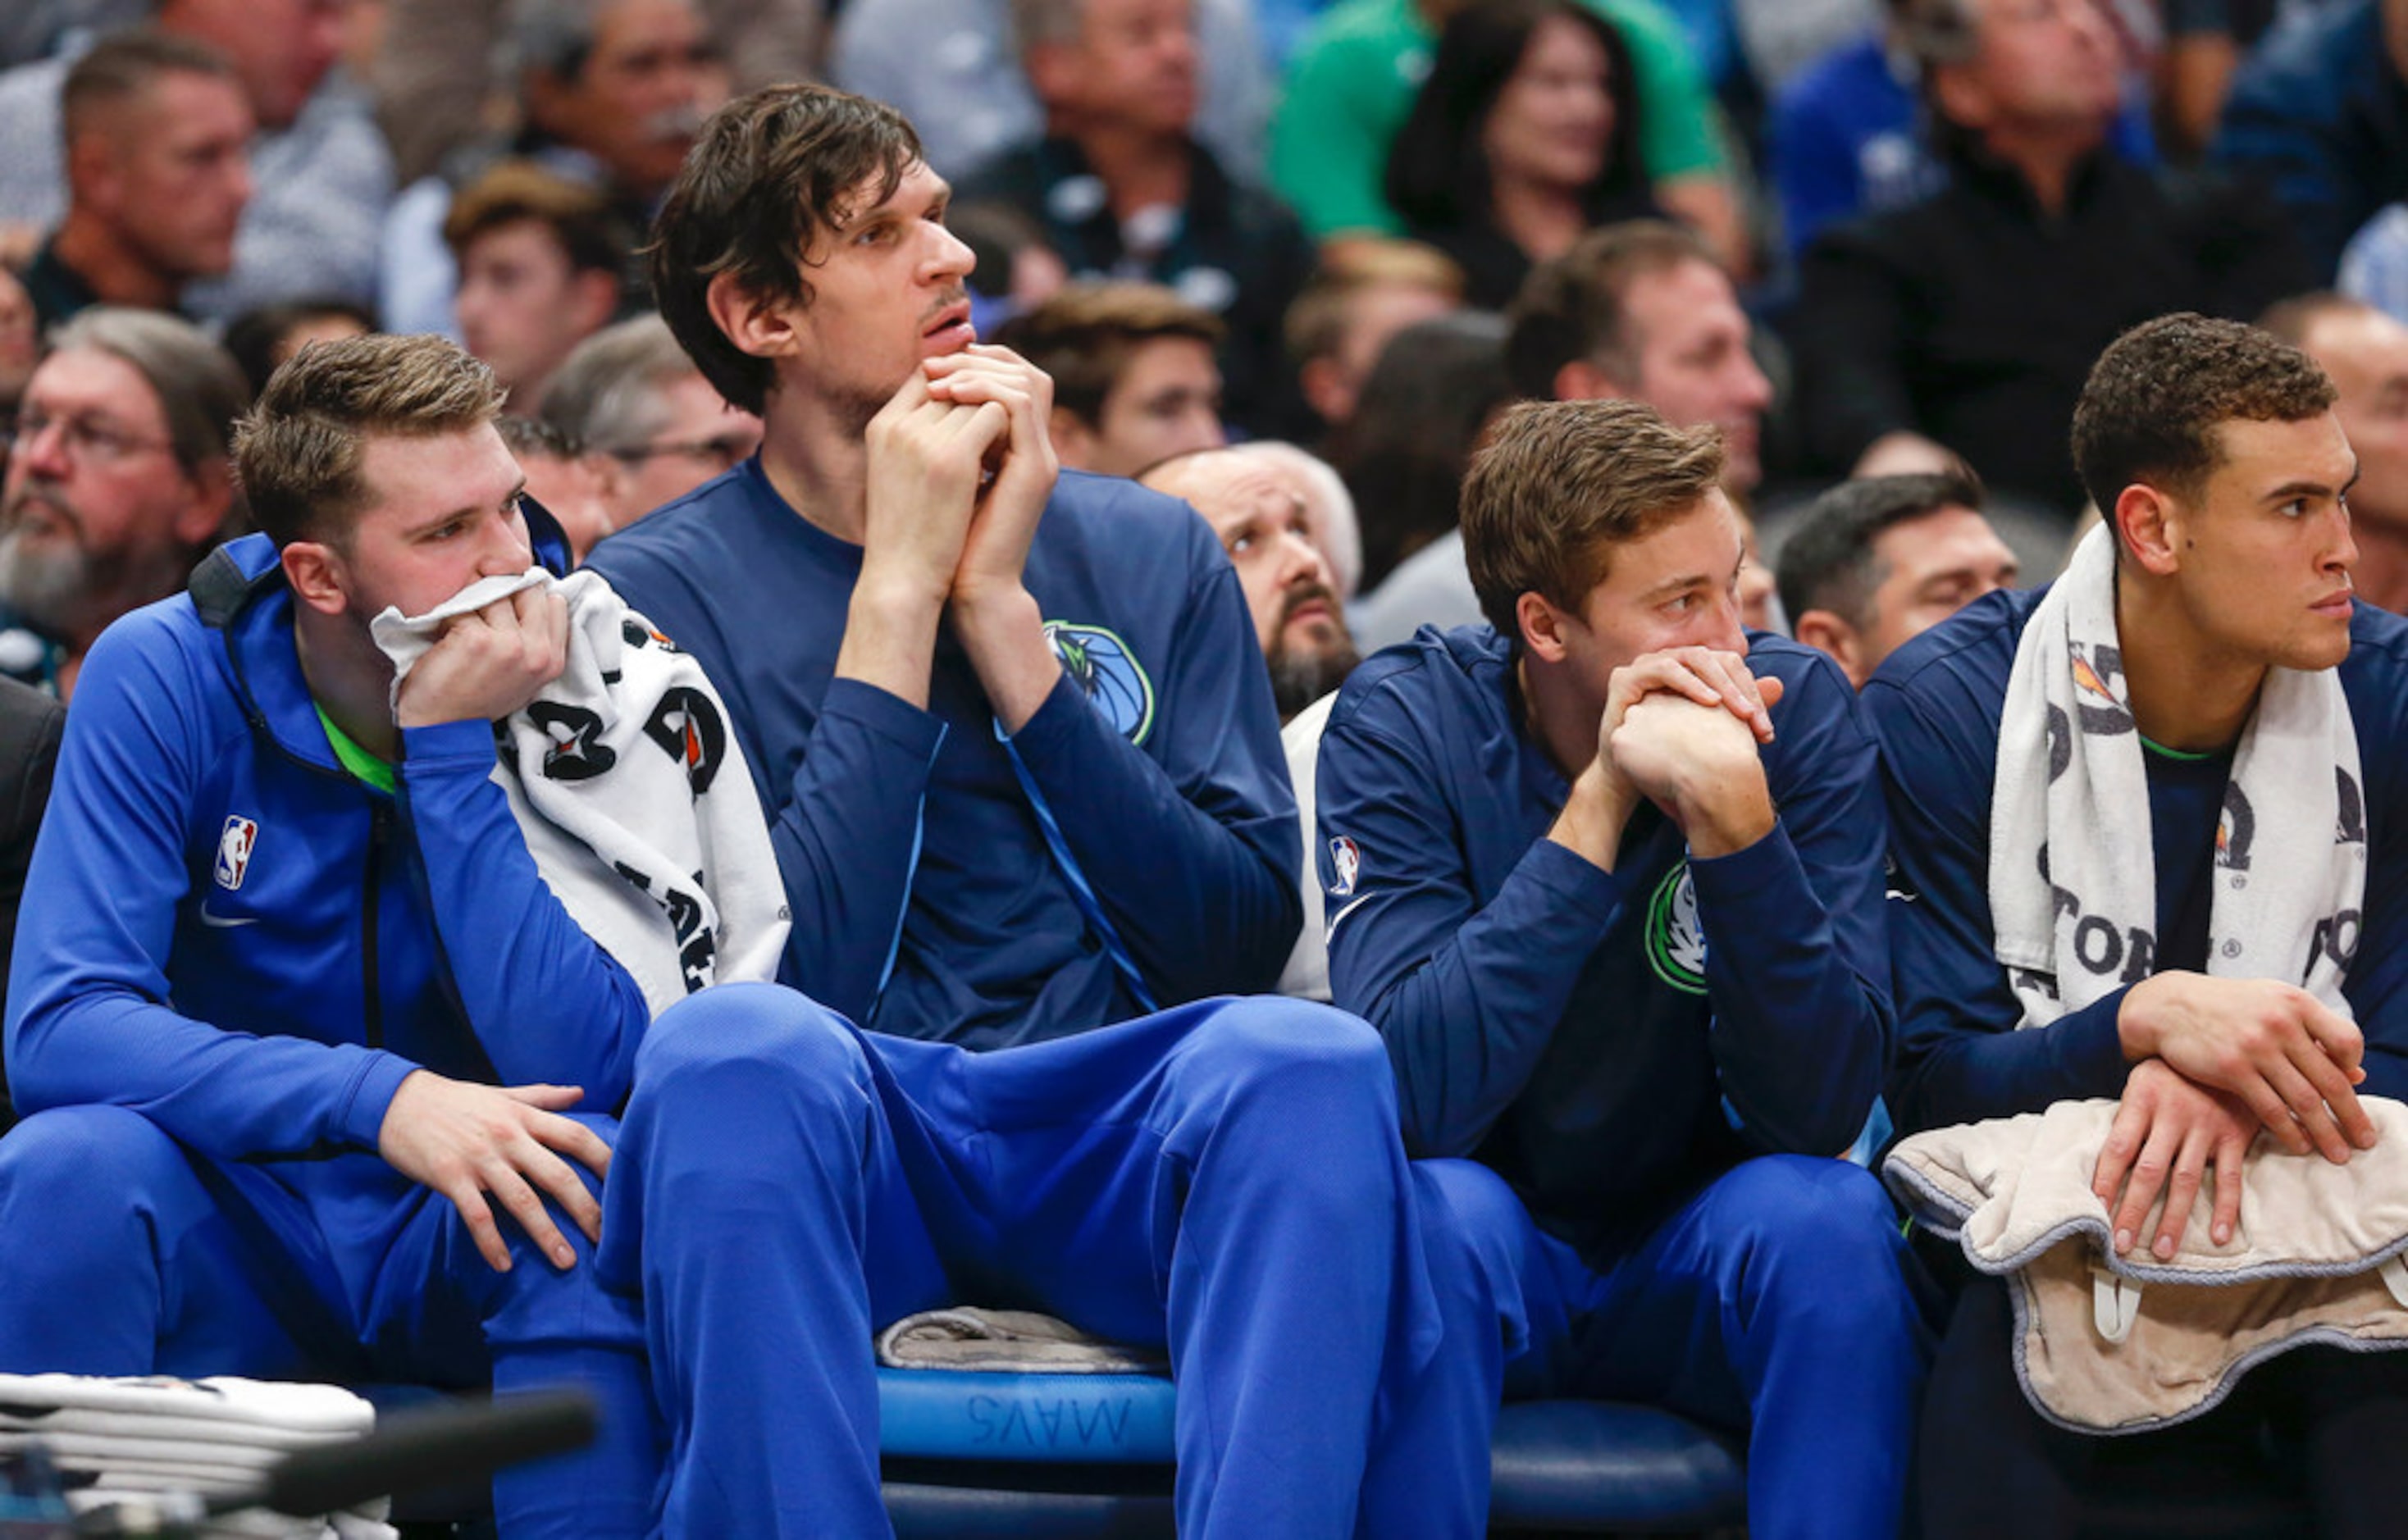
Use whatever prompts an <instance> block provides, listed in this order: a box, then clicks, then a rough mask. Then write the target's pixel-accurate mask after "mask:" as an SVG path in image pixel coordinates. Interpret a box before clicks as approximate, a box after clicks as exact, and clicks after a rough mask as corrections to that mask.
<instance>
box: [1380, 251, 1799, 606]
mask: <svg viewBox="0 0 2408 1540" xmlns="http://www.w3.org/2000/svg"><path fill="white" fill-rule="evenodd" d="M1510 326H1511V331H1510V332H1509V334H1508V335H1507V338H1506V344H1505V363H1506V367H1507V370H1508V372H1509V375H1510V378H1511V379H1512V389H1513V390H1515V391H1517V392H1520V393H1521V394H1522V395H1525V396H1529V397H1534V398H1537V399H1541V400H1547V399H1553V400H1557V401H1581V400H1590V399H1595V398H1598V397H1622V398H1626V399H1628V400H1633V401H1643V402H1645V403H1647V404H1648V405H1649V406H1653V407H1655V408H1656V411H1657V412H1658V413H1660V414H1661V415H1662V416H1663V418H1664V419H1665V421H1669V422H1670V423H1671V424H1672V425H1673V426H1674V427H1676V428H1692V427H1697V426H1699V425H1700V424H1704V423H1711V424H1713V426H1715V427H1718V428H1720V429H1721V430H1722V434H1723V461H1722V464H1723V470H1722V476H1723V487H1724V490H1725V491H1726V492H1728V493H1730V495H1731V498H1732V500H1733V503H1734V505H1735V506H1742V507H1743V506H1744V504H1745V500H1746V497H1747V494H1748V493H1750V492H1753V491H1755V490H1756V483H1757V482H1758V481H1759V480H1761V479H1762V478H1763V468H1762V464H1761V462H1760V460H1759V458H1758V446H1759V444H1760V442H1761V438H1762V420H1763V416H1764V409H1765V407H1766V406H1769V405H1770V403H1771V400H1772V386H1771V384H1770V382H1769V381H1768V380H1766V378H1765V377H1764V371H1763V370H1762V369H1760V368H1758V367H1757V366H1756V357H1755V355H1754V353H1752V352H1751V351H1750V350H1749V341H1750V335H1749V326H1748V320H1747V312H1745V311H1744V310H1742V309H1741V308H1740V306H1739V297H1738V295H1737V294H1736V293H1734V292H1732V289H1731V284H1730V279H1729V278H1726V277H1725V276H1724V274H1723V270H1722V268H1721V266H1720V265H1719V264H1716V263H1715V261H1714V257H1713V250H1712V249H1710V248H1709V247H1708V246H1707V245H1706V243H1705V241H1704V239H1703V238H1702V237H1700V236H1699V235H1698V234H1697V233H1696V232H1695V231H1693V230H1689V229H1687V228H1685V227H1684V226H1681V225H1677V224H1672V223H1670V222H1668V221H1663V220H1628V221H1624V222H1622V223H1620V224H1613V225H1608V226H1606V227H1605V228H1604V229H1602V230H1592V231H1590V232H1589V233H1588V234H1587V235H1583V236H1582V237H1581V238H1580V239H1579V241H1578V242H1576V243H1575V244H1574V245H1573V246H1572V248H1571V250H1568V251H1566V252H1564V253H1563V254H1562V255H1561V256H1559V257H1557V258H1555V260H1554V261H1552V262H1548V263H1543V264H1541V265H1540V266H1538V267H1537V268H1535V269H1533V270H1532V272H1531V274H1530V277H1529V279H1528V281H1527V282H1526V283H1525V284H1523V286H1522V292H1521V294H1520V295H1519V296H1518V297H1517V298H1516V299H1515V300H1514V302H1513V308H1512V311H1511V312H1510ZM1355 496H1356V499H1357V501H1358V502H1361V503H1363V504H1364V506H1365V508H1366V513H1365V517H1366V519H1367V520H1370V519H1372V518H1375V517H1376V515H1374V514H1373V513H1371V512H1370V511H1369V510H1370V505H1369V500H1368V499H1367V498H1366V497H1365V495H1364V492H1363V489H1362V488H1360V487H1359V486H1358V487H1357V488H1356V490H1355ZM1746 538H1747V541H1748V561H1747V565H1748V567H1749V569H1751V570H1750V571H1749V572H1748V573H1747V574H1746V575H1745V576H1746V585H1745V586H1746V596H1747V598H1748V599H1749V600H1750V601H1751V603H1750V606H1749V607H1748V609H1747V611H1746V613H1745V616H1744V618H1745V620H1746V621H1747V623H1748V624H1750V625H1754V626H1757V627H1758V628H1762V627H1765V626H1767V625H1769V624H1770V621H1771V618H1772V617H1771V609H1770V603H1771V596H1772V583H1771V580H1770V576H1769V575H1768V574H1766V573H1764V572H1763V571H1762V567H1761V563H1757V562H1756V561H1755V559H1754V555H1753V551H1754V541H1755V532H1754V529H1753V527H1752V526H1750V527H1749V528H1748V529H1747V532H1746ZM1365 541H1366V546H1367V549H1368V547H1369V543H1370V537H1369V534H1368V532H1367V534H1366V536H1365ZM1357 608H1358V612H1357V615H1356V617H1355V630H1356V633H1357V635H1360V636H1361V638H1362V640H1363V643H1364V645H1365V646H1366V647H1370V648H1377V647H1384V646H1386V645H1388V644H1389V643H1390V642H1396V641H1402V640H1404V639H1405V638H1406V637H1408V636H1410V635H1412V632H1413V628H1414V627H1416V626H1418V625H1425V624H1429V625H1445V626H1452V625H1469V624H1470V623H1472V622H1473V621H1474V620H1478V619H1479V617H1480V605H1479V600H1478V598H1477V596H1475V595H1474V593H1473V592H1472V589H1471V577H1470V574H1469V572H1468V571H1466V570H1465V568H1464V564H1463V545H1462V540H1461V538H1460V536H1459V535H1455V534H1454V533H1452V532H1450V533H1448V534H1446V535H1442V536H1441V537H1440V538H1438V539H1437V540H1436V541H1435V542H1434V543H1433V544H1431V546H1430V547H1429V549H1426V550H1424V551H1422V552H1420V553H1419V554H1418V555H1416V556H1414V557H1413V558H1412V561H1411V562H1410V563H1407V566H1406V567H1405V568H1401V569H1399V571H1398V574H1397V577H1396V578H1394V579H1392V580H1391V581H1390V582H1389V583H1388V584H1386V585H1384V586H1383V588H1382V590H1381V592H1378V593H1375V594H1373V595H1372V596H1371V597H1370V598H1369V599H1368V600H1366V601H1365V602H1364V604H1363V605H1361V606H1357Z"/></svg>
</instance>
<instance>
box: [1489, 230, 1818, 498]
mask: <svg viewBox="0 0 2408 1540" xmlns="http://www.w3.org/2000/svg"><path fill="white" fill-rule="evenodd" d="M1512 322H1513V333H1512V339H1511V341H1510V342H1508V344H1507V358H1508V361H1509V363H1510V364H1511V365H1512V371H1513V383H1514V385H1515V386H1516V387H1517V388H1518V389H1520V391H1521V392H1522V393H1523V394H1525V395H1528V396H1534V397H1537V398H1540V399H1541V400H1544V399H1548V398H1553V399H1555V400H1557V401H1583V400H1590V399H1595V398H1598V397H1604V396H1621V397H1627V398H1628V399H1630V400H1633V401H1644V402H1645V403H1647V404H1648V405H1649V406H1653V407H1655V408H1656V411H1657V412H1659V413H1661V414H1662V415H1663V417H1664V420H1665V421H1668V422H1670V423H1671V424H1672V426H1674V427H1676V428H1694V427H1696V426H1698V425H1699V424H1700V423H1712V424H1713V425H1714V426H1715V427H1718V428H1720V429H1721V430H1722V431H1723V488H1724V490H1725V491H1727V492H1729V493H1731V494H1732V496H1733V497H1734V498H1735V499H1737V500H1739V502H1740V503H1741V505H1742V506H1744V504H1745V501H1746V498H1747V495H1748V494H1749V493H1750V492H1754V491H1755V490H1756V485H1757V483H1758V482H1760V481H1761V480H1763V478H1764V467H1763V462H1762V459H1761V452H1760V451H1761V445H1762V439H1763V420H1764V412H1765V408H1766V407H1767V406H1770V405H1771V403H1772V385H1771V383H1770V381H1769V380H1767V379H1766V378H1765V376H1764V371H1763V370H1762V369H1761V368H1759V367H1757V366H1756V355H1755V353H1754V352H1753V351H1752V350H1751V343H1752V341H1753V336H1752V331H1751V328H1750V326H1749V324H1748V319H1747V312H1746V311H1744V310H1742V309H1741V308H1740V304H1739V296H1738V294H1737V293H1736V292H1733V290H1732V288H1731V282H1730V279H1729V278H1727V277H1726V276H1725V275H1724V273H1723V270H1722V268H1721V267H1720V266H1719V265H1717V264H1715V262H1714V257H1713V251H1712V250H1710V249H1708V247H1707V246H1706V244H1705V242H1704V241H1702V240H1701V239H1699V237H1698V236H1697V235H1695V234H1694V233H1692V232H1690V231H1688V230H1685V229H1683V228H1682V227H1681V226H1679V225H1675V224H1668V223H1666V222H1665V221H1661V220H1634V221H1629V222H1627V223H1624V224H1618V225H1611V226H1608V227H1607V228H1605V229H1603V230H1596V231H1592V232H1590V233H1589V234H1588V235H1584V236H1583V237H1582V238H1581V240H1580V243H1579V244H1578V245H1576V246H1574V247H1573V248H1572V249H1571V250H1569V251H1567V252H1565V253H1564V254H1563V255H1562V256H1560V257H1558V258H1556V259H1555V261H1553V262H1551V263H1548V264H1545V265H1544V266H1542V267H1541V268H1539V269H1538V270H1537V271H1535V272H1533V273H1532V274H1531V275H1530V280H1529V282H1527V284H1525V285H1523V288H1522V292H1521V295H1520V297H1519V298H1517V299H1516V300H1514V302H1513V308H1512Z"/></svg>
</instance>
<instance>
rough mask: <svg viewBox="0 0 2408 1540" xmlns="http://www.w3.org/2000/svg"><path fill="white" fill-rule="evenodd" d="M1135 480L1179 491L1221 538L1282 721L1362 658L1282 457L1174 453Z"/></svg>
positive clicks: (1302, 495) (1227, 452)
mask: <svg viewBox="0 0 2408 1540" xmlns="http://www.w3.org/2000/svg"><path fill="white" fill-rule="evenodd" d="M1139 479H1140V481H1142V482H1143V483H1144V484H1145V485H1147V486H1149V487H1152V488H1153V489H1154V491H1156V492H1168V493H1169V494H1170V495H1171V496H1173V497H1183V498H1185V499H1186V500H1187V501H1188V503H1189V504H1190V505H1191V506H1194V508H1195V509H1196V511H1197V513H1200V514H1202V515H1203V516H1204V521H1205V522H1206V523H1208V524H1210V525H1211V526H1212V533H1213V534H1215V535H1219V536H1220V537H1221V547H1222V549H1225V550H1226V551H1227V552H1228V553H1229V560H1230V562H1231V563H1232V564H1234V565H1235V566H1236V567H1237V569H1238V584H1239V586H1240V588H1242V589H1243V590H1244V591H1245V594H1246V608H1247V610H1248V611H1249V612H1251V613H1252V614H1253V616H1254V636H1255V639H1256V640H1257V641H1259V642H1261V643H1262V647H1263V662H1264V663H1266V664H1268V665H1269V668H1270V672H1271V700H1272V702H1273V704H1275V705H1276V706H1278V707H1279V714H1280V720H1281V721H1283V722H1285V721H1286V720H1288V719H1290V718H1291V717H1294V716H1295V715H1296V714H1297V712H1299V711H1301V710H1303V709H1304V708H1305V707H1306V706H1311V705H1312V703H1313V702H1315V701H1317V700H1319V699H1321V697H1322V696H1324V695H1326V694H1328V693H1329V692H1331V691H1333V690H1335V689H1337V688H1338V687H1339V686H1340V684H1343V683H1344V682H1345V681H1346V676H1347V675H1348V674H1350V673H1352V672H1354V669H1355V663H1358V662H1360V661H1361V659H1360V658H1359V657H1358V656H1357V655H1356V653H1355V642H1354V638H1353V637H1351V636H1349V635H1347V634H1346V616H1345V613H1344V611H1343V610H1342V609H1341V608H1340V605H1339V598H1338V589H1337V585H1336V583H1335V581H1334V580H1333V579H1332V578H1331V577H1330V572H1329V563H1326V562H1325V561H1324V560H1322V556H1321V550H1320V548H1318V547H1317V546H1315V545H1314V544H1313V543H1312V534H1311V531H1310V529H1309V528H1308V519H1309V515H1308V513H1307V511H1306V501H1305V491H1304V488H1303V486H1302V484H1301V483H1300V482H1299V481H1298V480H1297V478H1295V475H1294V473H1293V471H1292V469H1291V468H1290V467H1289V466H1287V465H1284V464H1282V463H1279V462H1276V461H1270V460H1265V459H1263V458H1261V457H1259V456H1256V455H1252V454H1249V453H1247V452H1246V448H1245V446H1240V447H1238V448H1236V449H1197V450H1195V451H1193V452H1192V453H1188V454H1183V455H1178V456H1175V457H1173V458H1171V459H1169V460H1166V461H1164V462H1163V463H1160V464H1158V465H1156V466H1154V468H1153V469H1152V470H1149V471H1147V472H1146V473H1145V475H1143V476H1142V477H1140V478H1139Z"/></svg>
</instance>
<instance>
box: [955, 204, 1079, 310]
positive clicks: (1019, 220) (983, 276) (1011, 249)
mask: <svg viewBox="0 0 2408 1540" xmlns="http://www.w3.org/2000/svg"><path fill="white" fill-rule="evenodd" d="M945 228H947V229H948V230H951V231H952V232H953V237H954V239H956V240H958V241H960V242H961V243H962V244H963V245H964V246H967V247H968V248H969V249H970V257H971V265H970V287H971V288H973V289H975V290H977V291H978V292H980V293H982V294H984V295H985V296H987V297H988V298H989V299H1001V298H1004V297H1005V296H1007V295H1009V294H1010V293H1011V267H1012V263H1013V261H1014V259H1016V258H1017V257H1018V256H1019V255H1020V253H1021V252H1023V251H1025V250H1029V249H1031V248H1035V249H1036V250H1052V249H1053V242H1052V241H1051V240H1050V239H1049V238H1048V237H1047V236H1046V234H1045V226H1044V224H1043V223H1042V222H1041V221H1039V219H1038V218H1037V216H1036V215H1034V214H1032V213H1030V212H1029V211H1028V210H1026V209H1025V208H1023V207H1020V206H1019V205H1018V204H1015V203H1006V202H1004V201H1003V200H1002V199H1000V198H973V199H971V200H969V201H968V202H965V203H957V204H955V205H953V207H951V208H949V209H947V210H946V211H945Z"/></svg>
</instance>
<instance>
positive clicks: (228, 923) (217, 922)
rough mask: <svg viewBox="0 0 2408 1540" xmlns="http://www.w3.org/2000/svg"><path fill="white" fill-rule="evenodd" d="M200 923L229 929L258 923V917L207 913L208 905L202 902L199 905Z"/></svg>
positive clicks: (222, 929)
mask: <svg viewBox="0 0 2408 1540" xmlns="http://www.w3.org/2000/svg"><path fill="white" fill-rule="evenodd" d="M201 923H202V924H204V925H207V926H209V927H210V928H212V929H214V930H221V931H230V930H232V929H234V928H235V927H236V925H256V924H258V923H259V917H258V916H257V915H222V914H211V913H209V906H208V905H206V904H204V905H201Z"/></svg>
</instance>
